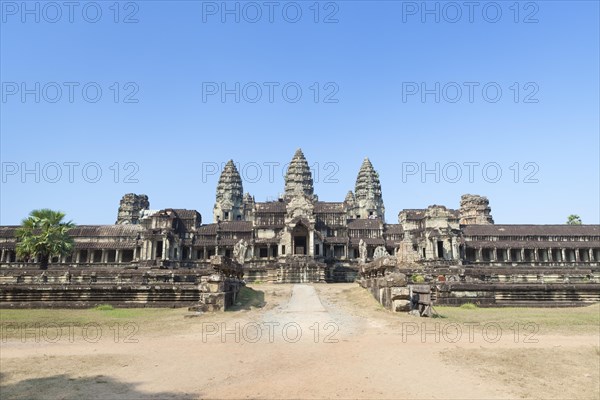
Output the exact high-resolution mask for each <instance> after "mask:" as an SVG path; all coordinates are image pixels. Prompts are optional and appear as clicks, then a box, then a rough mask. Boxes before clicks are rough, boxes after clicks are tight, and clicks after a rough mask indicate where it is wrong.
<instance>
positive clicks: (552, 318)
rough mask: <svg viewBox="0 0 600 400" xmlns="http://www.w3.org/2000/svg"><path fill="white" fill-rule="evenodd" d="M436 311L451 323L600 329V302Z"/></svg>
mask: <svg viewBox="0 0 600 400" xmlns="http://www.w3.org/2000/svg"><path fill="white" fill-rule="evenodd" d="M435 310H436V311H437V312H438V313H439V315H440V316H441V317H442V318H443V319H444V320H445V321H448V322H457V323H480V324H485V323H487V322H496V323H498V324H500V326H501V327H502V328H504V327H506V328H509V327H511V326H513V324H515V323H519V324H521V326H522V325H524V324H527V323H535V324H537V325H538V326H539V333H540V334H545V333H572V334H592V333H599V331H600V304H594V305H591V306H587V307H574V308H524V307H523V308H517V307H499V308H487V307H486V308H477V307H475V308H465V307H442V306H437V307H435Z"/></svg>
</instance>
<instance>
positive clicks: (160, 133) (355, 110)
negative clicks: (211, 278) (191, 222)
mask: <svg viewBox="0 0 600 400" xmlns="http://www.w3.org/2000/svg"><path fill="white" fill-rule="evenodd" d="M50 3H51V2H50ZM23 4H24V3H22V2H20V1H19V2H7V1H2V2H1V7H2V20H1V37H0V45H1V50H0V56H1V60H0V67H1V71H0V75H1V77H0V78H1V81H2V93H1V94H2V98H1V99H0V101H1V102H0V106H1V107H2V109H1V118H0V120H1V121H0V129H1V140H0V146H1V150H0V156H1V161H2V183H1V184H2V190H1V194H0V200H1V205H0V223H1V224H17V223H19V222H20V220H21V219H22V218H24V217H25V216H26V215H27V214H28V213H29V212H30V211H31V210H32V209H36V208H42V207H48V208H53V209H60V210H62V211H64V212H66V213H67V216H68V218H69V219H72V220H74V222H76V223H78V224H111V223H114V221H115V219H116V215H117V208H118V204H119V200H120V198H121V196H122V195H123V194H125V193H129V192H134V193H145V194H147V195H148V196H149V198H150V204H151V208H152V209H159V208H167V207H172V208H189V209H197V210H198V211H200V212H201V213H202V215H203V218H204V221H205V222H211V219H212V207H213V204H214V194H215V187H216V184H217V179H218V174H214V173H213V171H214V167H215V166H217V167H220V165H221V164H222V163H224V162H226V161H227V160H228V159H230V158H232V159H234V160H235V161H236V162H238V163H239V166H240V169H241V170H242V175H243V178H244V190H245V191H247V192H250V193H251V194H253V195H254V196H255V197H256V200H257V201H264V200H266V199H271V198H275V197H277V195H278V194H279V193H280V192H282V191H283V174H284V171H283V169H284V167H285V164H286V163H287V162H289V160H290V159H291V157H292V155H293V153H294V151H295V149H296V148H298V147H301V148H302V149H303V151H304V153H305V155H306V157H307V159H308V161H309V164H311V165H313V166H314V168H315V170H316V171H318V176H316V175H315V192H316V193H317V194H318V195H319V198H320V199H321V200H324V201H343V199H344V197H345V195H346V193H347V191H348V190H351V189H353V188H354V182H355V179H356V174H357V172H358V169H359V167H360V164H361V162H362V160H363V158H364V157H366V156H368V157H369V158H370V159H371V161H372V162H373V164H374V166H375V168H376V169H377V170H378V171H379V173H380V177H381V183H382V189H383V195H384V201H385V206H386V211H387V212H386V219H387V222H397V215H398V212H399V211H400V210H401V209H404V208H424V207H427V206H428V205H431V204H443V205H446V206H447V207H451V208H457V207H458V204H459V199H460V196H461V194H463V193H476V194H482V195H486V196H488V198H489V199H490V205H491V207H492V214H493V216H494V218H495V221H496V223H535V224H544V223H547V224H552V223H564V222H565V221H566V217H567V215H569V214H572V213H575V214H579V215H580V216H581V217H582V219H583V221H584V223H595V224H597V223H599V221H600V215H599V213H600V211H599V209H600V207H599V204H600V197H599V192H600V187H599V182H600V176H599V171H600V137H599V136H600V134H599V132H600V127H599V111H598V110H599V108H600V104H599V80H598V77H599V74H598V71H599V70H600V65H599V47H600V46H599V37H600V32H599V26H598V24H599V22H598V21H599V20H600V14H599V7H598V2H596V1H580V2H577V1H568V2H567V1H564V2H562V1H541V2H519V3H517V6H516V7H515V2H514V1H509V2H502V1H500V2H495V3H494V2H476V6H475V8H474V9H473V10H472V11H473V13H472V16H470V15H469V14H470V10H469V9H468V8H467V7H466V6H464V2H454V3H452V2H427V7H428V10H433V13H429V14H427V13H424V11H427V10H424V8H423V7H424V3H423V2H400V1H396V2H395V1H369V2H367V1H342V2H319V3H317V4H316V6H315V2H314V1H308V2H278V1H276V2H274V3H273V4H274V5H273V9H272V10H273V14H272V22H271V21H270V20H269V19H270V18H271V17H270V15H269V12H270V9H269V8H268V7H269V6H265V3H264V2H254V3H253V2H235V1H229V2H227V6H226V7H227V8H228V9H229V10H234V12H233V13H229V14H227V13H224V12H223V6H224V4H225V3H224V2H221V1H219V2H200V1H169V2H167V1H138V2H119V7H118V15H117V14H116V10H117V8H115V6H114V4H115V2H114V1H108V2H103V1H100V2H81V3H79V4H78V6H77V7H75V8H74V9H73V10H69V9H68V8H66V7H65V6H60V7H61V9H60V10H59V12H60V14H57V9H56V7H55V6H54V5H53V4H59V5H60V4H62V2H58V3H53V4H50V5H49V2H34V1H31V2H27V7H28V10H30V11H31V10H33V11H31V13H27V10H24V9H23ZM456 5H458V8H457V7H456ZM36 7H37V8H36ZM53 7H54V8H53ZM236 7H237V10H239V13H238V14H237V15H236V13H235V10H236ZM436 7H437V10H438V11H436ZM84 9H85V12H84V11H83V10H84ZM317 9H318V10H319V12H318V15H317V14H316V10H317ZM98 10H100V11H101V15H99V16H97V15H98V14H96V12H97V11H98ZM257 10H260V12H261V14H260V16H259V15H258V14H256V11H257ZM284 10H285V12H284ZM298 10H300V11H301V15H300V16H299V17H296V16H297V15H298V14H297V11H298ZM457 10H460V15H458V14H457V13H456V12H457ZM483 10H485V12H484V11H483ZM498 10H499V11H500V13H501V14H497V11H498ZM70 11H72V22H71V21H70V18H71V16H70V15H69V13H70ZM517 11H518V13H517ZM436 13H437V15H436ZM236 17H237V18H239V22H237V21H236ZM436 17H437V19H438V20H437V21H436ZM36 18H37V19H38V20H39V21H36ZM470 18H472V21H470ZM223 19H224V22H223ZM295 19H297V22H293V21H294V20H295ZM315 19H316V20H317V22H315ZM94 20H97V22H94V23H92V21H94ZM115 20H116V21H117V22H115ZM254 20H256V21H255V22H254ZM136 21H137V22H136ZM36 83H37V84H38V86H36ZM236 83H237V84H238V85H239V86H236ZM84 87H85V88H86V89H85V91H84V90H83V88H84ZM236 87H239V90H236ZM57 88H60V90H61V92H60V94H59V92H58V91H57ZM69 88H72V90H73V92H72V95H73V97H72V99H70V98H69V94H70V93H69ZM98 88H99V89H100V90H101V95H100V96H97V95H96V90H97V89H98ZM117 88H118V89H117ZM257 88H259V89H260V90H261V92H260V93H261V96H260V97H259V96H258V91H257ZM284 88H285V90H284ZM298 88H299V89H300V90H301V94H300V95H298V93H299V92H297V90H298ZM317 88H318V89H317ZM470 88H471V89H472V93H471V94H472V98H471V99H470V98H469V97H470V96H469V94H470V93H469V92H470ZM484 88H485V90H484ZM23 89H24V90H23ZM222 89H225V90H226V92H225V93H226V94H225V96H224V98H223V97H222V96H221V95H222ZM270 89H272V93H271V94H272V96H273V98H272V99H270V98H269V94H270ZM423 89H424V90H425V93H426V94H425V96H424V97H423V96H422V93H423ZM458 89H460V91H461V92H460V95H459V92H458ZM498 89H499V90H500V91H501V94H499V95H498V93H500V92H497V90H498ZM227 91H228V92H227ZM24 93H25V94H24ZM36 96H37V97H39V99H36ZM236 96H238V97H239V99H238V102H236ZM436 97H438V99H436ZM36 100H39V102H36ZM71 100H72V101H71ZM436 100H437V101H436ZM36 163H37V164H36ZM36 165H39V167H36ZM469 165H470V166H472V168H473V170H472V171H473V172H474V174H473V177H472V179H469V176H468V175H469ZM484 166H485V168H486V169H485V171H486V173H483V167H484ZM84 167H85V171H86V174H84V173H83V171H84ZM36 168H37V170H36ZM436 168H437V171H438V172H439V173H437V176H436V172H435V171H436ZM23 169H28V170H32V171H33V172H31V173H26V174H23ZM423 169H426V170H432V171H434V172H432V173H428V174H425V175H423V174H422V171H423ZM57 171H60V175H57ZM97 171H100V172H101V173H102V175H101V176H100V177H97V176H96V173H97ZM116 171H118V172H119V173H118V174H116ZM269 171H272V172H273V176H272V177H271V176H269V175H270V173H269ZM458 171H460V173H461V175H460V176H458V175H457V172H458ZM517 171H518V172H519V173H518V174H517V173H516V172H517ZM69 172H72V173H73V176H72V177H69ZM498 172H501V176H497V173H498ZM257 174H259V175H257Z"/></svg>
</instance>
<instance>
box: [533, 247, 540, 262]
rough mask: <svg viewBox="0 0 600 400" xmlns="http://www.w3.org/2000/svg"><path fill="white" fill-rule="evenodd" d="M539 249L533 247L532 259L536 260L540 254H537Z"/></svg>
mask: <svg viewBox="0 0 600 400" xmlns="http://www.w3.org/2000/svg"><path fill="white" fill-rule="evenodd" d="M539 252H540V249H533V261H535V262H538V261H539V258H540V255H539Z"/></svg>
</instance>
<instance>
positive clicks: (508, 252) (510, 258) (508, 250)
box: [506, 247, 512, 262]
mask: <svg viewBox="0 0 600 400" xmlns="http://www.w3.org/2000/svg"><path fill="white" fill-rule="evenodd" d="M511 251H512V249H511V248H510V247H508V248H507V249H506V261H509V262H510V261H512V257H511V254H510V252H511Z"/></svg>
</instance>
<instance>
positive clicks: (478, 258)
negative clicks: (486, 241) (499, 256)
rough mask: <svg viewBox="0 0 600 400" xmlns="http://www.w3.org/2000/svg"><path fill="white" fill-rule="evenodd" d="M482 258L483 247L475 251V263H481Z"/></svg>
mask: <svg viewBox="0 0 600 400" xmlns="http://www.w3.org/2000/svg"><path fill="white" fill-rule="evenodd" d="M482 258H483V257H482V250H481V247H479V248H478V249H477V250H475V261H476V262H480V261H481V259H482Z"/></svg>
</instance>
